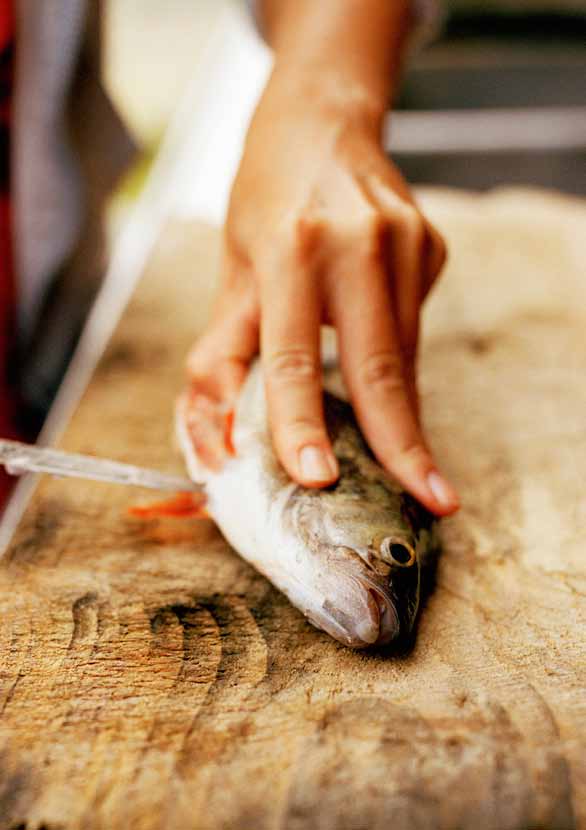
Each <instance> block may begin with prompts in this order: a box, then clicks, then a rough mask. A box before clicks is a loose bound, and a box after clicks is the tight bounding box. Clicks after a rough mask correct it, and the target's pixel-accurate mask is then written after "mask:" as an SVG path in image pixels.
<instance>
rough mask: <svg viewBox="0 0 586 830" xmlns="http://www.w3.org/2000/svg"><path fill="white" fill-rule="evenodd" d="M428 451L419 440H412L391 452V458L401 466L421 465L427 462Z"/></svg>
mask: <svg viewBox="0 0 586 830" xmlns="http://www.w3.org/2000/svg"><path fill="white" fill-rule="evenodd" d="M428 459H429V453H428V452H427V450H426V449H425V447H424V445H423V444H422V443H421V441H420V440H417V439H415V440H413V441H410V442H408V443H406V444H405V445H404V446H401V447H397V448H396V449H395V451H394V452H393V460H394V463H395V464H396V465H397V466H401V467H421V466H424V465H425V464H427V462H428Z"/></svg>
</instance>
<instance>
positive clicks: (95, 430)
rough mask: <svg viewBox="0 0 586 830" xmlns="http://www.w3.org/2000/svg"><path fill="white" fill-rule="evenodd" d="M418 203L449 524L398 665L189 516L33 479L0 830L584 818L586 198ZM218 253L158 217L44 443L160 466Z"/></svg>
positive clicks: (12, 577) (20, 552)
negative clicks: (117, 317)
mask: <svg viewBox="0 0 586 830" xmlns="http://www.w3.org/2000/svg"><path fill="white" fill-rule="evenodd" d="M426 204H427V206H428V211H429V213H430V215H431V216H432V217H433V218H434V219H435V220H436V222H437V223H438V225H440V226H441V228H442V229H443V230H444V232H445V233H446V234H447V236H448V239H449V241H450V245H451V250H452V255H451V263H450V266H449V268H448V271H447V273H446V276H445V278H444V280H443V282H442V283H441V285H440V287H439V288H438V290H437V291H436V293H435V295H434V297H433V299H432V301H431V302H430V304H429V307H428V309H427V312H426V337H425V346H424V354H423V360H422V386H423V393H424V409H425V419H426V422H427V425H428V429H429V434H430V436H431V440H432V443H433V444H434V446H435V448H436V450H437V454H438V456H439V458H440V461H441V462H442V464H443V465H444V466H445V468H446V469H447V471H448V472H449V474H451V476H452V477H453V478H454V479H455V481H456V482H457V483H458V485H459V487H460V489H461V491H462V493H463V497H464V506H463V509H462V511H461V512H460V514H459V515H458V516H457V517H455V518H453V519H452V520H450V521H446V522H445V523H444V526H443V544H444V550H443V554H442V556H441V559H440V561H439V565H438V569H437V574H436V580H435V583H436V584H435V587H433V586H430V587H433V590H431V592H430V595H429V599H428V601H427V603H426V606H425V608H424V609H423V613H422V615H421V620H420V625H419V630H418V637H417V641H416V645H415V647H414V648H413V650H411V651H410V652H405V653H398V654H387V655H385V654H374V655H367V654H359V653H354V652H351V651H347V650H345V649H344V648H343V647H341V646H339V645H338V644H336V643H335V642H333V641H332V640H330V639H329V638H328V637H327V636H326V635H324V634H321V633H319V632H317V631H316V630H314V629H313V628H312V627H311V626H310V625H309V624H308V623H307V622H306V621H305V620H304V619H303V617H302V616H301V615H300V614H299V613H298V612H297V611H296V610H294V609H293V608H292V607H291V606H290V605H289V603H288V602H287V600H286V599H285V598H284V597H283V596H281V595H280V594H279V593H278V592H277V591H276V590H275V589H273V588H272V587H271V585H270V584H269V583H268V582H267V581H266V580H265V579H263V578H262V577H261V576H259V575H258V574H256V573H255V572H254V571H253V570H252V569H251V568H250V567H249V566H248V565H247V564H246V563H244V562H243V561H241V560H240V559H239V558H238V556H236V555H235V554H234V553H233V552H232V551H231V550H230V549H229V547H228V546H227V544H226V543H225V542H224V541H223V540H222V538H221V536H220V534H219V533H218V531H217V530H216V529H215V528H214V526H213V525H212V524H211V523H210V522H208V521H200V522H197V521H195V520H181V521H180V520H170V519H167V520H160V519H155V520H149V521H143V522H141V521H137V520H135V519H131V518H130V517H129V516H128V515H127V508H128V507H129V506H130V505H132V504H136V503H140V502H141V501H145V500H147V499H148V498H149V496H148V495H147V494H146V493H144V492H142V491H132V490H129V489H128V490H127V489H124V488H116V487H110V486H105V485H101V484H91V483H79V482H75V483H72V482H71V481H66V480H49V479H45V480H43V481H42V482H41V484H40V486H39V488H38V490H37V492H36V495H35V497H34V499H33V502H32V504H31V505H30V507H29V509H28V511H27V513H26V516H25V518H24V521H23V523H22V525H21V527H20V529H19V531H18V533H17V536H16V539H15V540H14V543H13V545H12V547H11V548H10V550H9V551H8V553H7V555H6V557H5V559H4V560H3V561H2V562H1V563H0V609H1V617H0V619H1V624H0V713H1V714H0V828H1V830H16V828H24V827H26V828H41V827H42V828H45V830H57V829H59V830H65V829H66V830H70V829H71V830H73V828H84V829H85V828H91V829H92V830H94V829H95V830H97V829H98V828H100V829H102V828H103V829H104V830H132V829H133V828H137V830H151V828H152V830H155V829H156V830H159V828H160V829H161V830H167V829H168V830H184V828H185V830H187V828H196V829H197V830H220V828H222V829H224V828H243V829H244V830H248V828H250V830H273V828H274V829H275V830H276V828H282V829H283V830H313V828H316V829H317V828H319V830H330V829H331V830H387V828H393V830H402V829H403V828H405V829H406V830H412V829H413V828H446V830H452V828H469V829H470V830H489V828H490V829H491V830H493V829H494V830H508V829H509V828H511V830H513V829H514V830H516V829H517V828H518V829H519V830H521V828H562V829H565V828H572V827H586V693H585V685H586V684H585V681H586V645H585V637H586V627H585V623H586V498H585V483H586V279H585V276H586V274H585V261H586V203H583V202H580V201H575V200H569V199H568V200H566V199H564V198H562V197H558V196H554V195H546V194H540V193H531V192H522V191H501V192H496V193H494V194H490V195H487V196H472V195H462V194H460V195H457V194H453V193H449V192H446V193H430V194H427V196H426ZM217 248H218V234H217V232H216V231H214V230H212V229H209V228H205V227H201V226H196V227H190V226H188V225H186V224H181V223H171V224H170V225H169V227H168V228H167V229H166V231H165V233H164V235H163V237H162V238H161V240H160V244H159V245H158V249H157V251H156V255H155V256H154V257H153V259H152V261H151V263H150V265H149V267H148V269H147V271H146V273H145V275H144V279H143V281H142V283H141V285H140V286H139V289H138V291H137V292H136V295H135V297H134V299H133V300H132V303H131V305H130V307H129V309H128V311H127V312H126V314H125V316H124V319H123V321H122V323H121V325H120V326H119V328H118V330H117V333H116V335H115V337H114V339H113V342H112V343H111V345H110V347H109V349H108V351H107V353H106V354H105V356H104V357H103V359H102V361H101V364H100V366H99V369H98V371H97V373H96V375H95V377H94V379H93V382H92V383H91V386H90V387H89V389H88V390H87V393H86V395H85V397H84V399H83V402H82V403H81V405H80V407H79V410H78V412H77V413H76V415H75V417H74V419H73V422H72V423H71V425H70V427H69V429H68V430H67V434H66V436H65V439H64V441H63V446H65V447H66V448H67V449H69V450H73V451H79V452H93V453H97V454H106V455H108V456H113V457H117V458H120V459H124V460H127V461H130V462H135V463H140V464H144V465H152V466H153V467H158V468H160V469H162V470H168V471H176V470H179V469H180V468H181V463H180V459H179V456H178V453H177V451H176V449H175V448H174V446H173V443H172V427H171V420H172V418H171V405H172V401H173V398H174V395H175V394H176V392H177V390H178V388H179V386H180V384H181V380H182V361H183V356H184V353H185V352H186V350H187V348H188V346H189V344H190V341H191V339H192V336H193V334H194V332H195V331H196V330H197V329H198V328H200V327H201V325H202V323H203V321H204V319H205V315H206V313H207V308H208V306H209V301H210V297H211V294H212V291H213V285H214V274H215V272H216V266H217V253H218V251H217ZM243 498H245V494H243Z"/></svg>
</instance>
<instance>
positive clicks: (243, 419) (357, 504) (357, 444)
mask: <svg viewBox="0 0 586 830" xmlns="http://www.w3.org/2000/svg"><path fill="white" fill-rule="evenodd" d="M334 375H335V373H331V383H329V384H328V373H327V372H326V373H325V376H324V379H325V385H326V387H328V386H329V387H330V388H336V387H337V388H338V395H334V394H331V393H329V392H326V394H325V399H324V405H325V412H326V418H327V423H328V429H329V433H330V436H331V439H332V442H333V447H334V452H335V453H336V456H337V458H338V461H339V464H340V471H341V475H340V478H339V480H338V482H337V483H336V484H335V485H333V486H331V487H328V488H326V489H322V490H316V489H308V488H303V487H300V486H299V485H297V484H295V483H294V482H292V481H291V479H290V478H289V477H288V475H287V474H286V473H285V471H284V470H283V468H282V466H281V465H280V464H279V462H278V461H277V459H276V456H275V453H274V450H273V447H272V443H271V439H270V435H269V430H268V425H267V417H266V406H265V399H264V389H263V384H262V373H261V369H260V365H259V364H258V363H256V364H255V365H254V366H253V368H252V369H251V371H250V374H249V376H248V379H247V381H246V383H245V385H244V387H243V390H242V393H241V395H240V398H239V400H238V404H237V407H236V411H235V414H234V423H233V430H232V442H233V445H234V454H233V455H230V456H227V457H226V458H225V459H224V460H223V463H222V464H221V465H220V466H219V467H218V468H216V469H215V470H212V469H210V468H209V467H206V466H205V465H204V464H202V461H201V457H200V453H198V451H197V450H196V446H197V441H194V430H195V431H197V429H198V426H199V425H198V423H197V421H198V419H199V418H200V416H199V415H196V416H195V417H194V415H193V413H192V412H190V404H189V401H188V399H187V398H186V397H185V398H183V399H182V400H181V401H180V402H179V404H178V409H177V433H178V437H179V442H180V445H181V448H182V450H183V452H184V455H185V459H186V462H187V467H188V471H189V474H190V476H191V477H192V478H193V479H194V480H195V481H198V482H201V483H204V484H205V489H206V494H207V499H208V501H207V505H206V509H207V512H208V513H209V514H210V515H211V517H212V518H213V519H214V520H215V521H216V523H217V524H218V526H219V528H220V529H221V531H222V533H223V534H224V536H225V537H226V539H227V540H228V541H229V543H230V544H231V545H232V546H233V547H234V549H235V550H236V551H237V552H238V553H239V554H240V555H241V556H242V557H243V558H244V559H246V560H247V561H248V562H249V563H250V564H251V565H253V566H254V567H255V568H256V569H257V570H259V571H260V572H261V573H263V574H264V575H265V576H266V577H267V578H268V579H269V580H270V581H271V582H272V583H273V584H274V585H275V586H276V587H277V588H279V589H280V590H281V591H283V593H284V594H286V596H287V597H288V598H289V600H290V601H291V602H292V603H293V605H295V606H296V607H297V608H298V609H299V610H300V611H301V612H302V613H303V614H304V615H305V616H306V617H307V618H308V619H309V620H310V621H311V622H312V623H313V624H314V625H315V626H317V627H318V628H320V629H323V630H324V631H326V632H327V633H328V634H330V635H331V636H332V637H334V638H335V639H336V640H338V641H339V642H341V643H343V644H344V645H347V646H350V647H353V648H365V647H369V646H380V645H384V644H387V643H390V642H392V641H393V640H396V639H397V638H399V637H401V636H402V635H405V634H407V633H408V632H409V631H410V630H411V628H412V626H413V623H414V621H415V618H416V615H417V609H418V605H419V590H420V568H421V562H422V558H423V557H424V556H425V555H426V554H427V553H428V552H430V550H431V549H432V547H434V545H435V533H434V528H435V525H434V522H433V519H432V517H431V516H430V514H429V513H428V512H427V511H425V510H424V509H423V508H422V507H421V506H420V505H418V504H417V503H416V502H415V501H414V500H413V499H412V498H411V497H410V496H409V495H408V494H406V493H405V492H404V491H403V490H401V488H400V487H399V485H398V484H397V483H396V482H395V481H394V480H393V479H392V478H391V477H390V476H389V475H388V474H387V473H386V472H385V471H384V470H383V469H382V467H381V466H380V465H379V464H378V463H377V462H376V460H375V459H374V457H373V456H372V454H371V453H370V451H369V449H368V447H367V446H366V443H365V441H364V439H363V437H362V435H361V433H360V430H359V428H358V425H357V423H356V420H355V418H354V415H353V412H352V408H351V407H350V405H349V404H348V403H347V402H346V401H344V400H342V399H341V397H340V396H339V384H338V385H337V384H336V379H335V377H334ZM338 380H339V378H338ZM207 431H208V434H209V429H208V430H207ZM205 432H206V429H204V433H205Z"/></svg>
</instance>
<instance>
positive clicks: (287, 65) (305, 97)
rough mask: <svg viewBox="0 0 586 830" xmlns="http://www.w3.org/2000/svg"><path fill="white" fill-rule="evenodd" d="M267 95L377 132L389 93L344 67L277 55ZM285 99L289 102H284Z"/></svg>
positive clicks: (281, 102)
mask: <svg viewBox="0 0 586 830" xmlns="http://www.w3.org/2000/svg"><path fill="white" fill-rule="evenodd" d="M267 96H268V97H269V98H272V99H274V100H277V101H278V103H279V105H280V106H281V107H282V106H283V102H285V105H287V106H290V107H291V108H295V109H298V108H299V106H302V107H303V108H304V109H306V110H313V111H314V112H317V113H321V114H323V115H324V116H328V117H332V116H334V117H336V116H338V117H343V118H344V120H346V121H354V122H356V123H360V124H361V125H363V126H364V127H365V128H367V129H370V130H373V131H376V132H380V129H381V127H382V122H383V118H384V115H385V113H386V111H387V109H388V104H389V95H388V93H387V91H381V90H379V89H378V88H376V87H373V86H372V85H371V84H368V83H366V82H365V81H364V79H362V78H360V77H357V76H355V75H354V74H352V73H350V72H348V71H347V69H345V68H339V69H338V68H336V67H332V66H324V65H323V64H322V63H321V62H319V61H315V62H313V63H312V62H307V61H304V62H303V65H299V63H298V62H297V61H295V60H292V59H291V58H290V57H277V59H276V60H275V65H274V68H273V73H272V76H271V80H270V83H269V86H268V89H267ZM287 102H288V103H287Z"/></svg>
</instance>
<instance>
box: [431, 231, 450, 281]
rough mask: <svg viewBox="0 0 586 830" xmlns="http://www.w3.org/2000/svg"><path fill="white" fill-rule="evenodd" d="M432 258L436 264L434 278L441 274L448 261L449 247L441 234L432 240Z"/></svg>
mask: <svg viewBox="0 0 586 830" xmlns="http://www.w3.org/2000/svg"><path fill="white" fill-rule="evenodd" d="M431 244H432V257H433V263H434V268H433V270H434V274H433V276H434V277H436V276H437V275H438V274H439V272H440V271H441V270H442V269H443V267H444V265H445V264H446V261H447V259H448V246H447V245H446V242H445V240H444V238H443V236H441V235H440V234H439V233H438V234H435V235H434V237H433V239H432V243H431Z"/></svg>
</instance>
